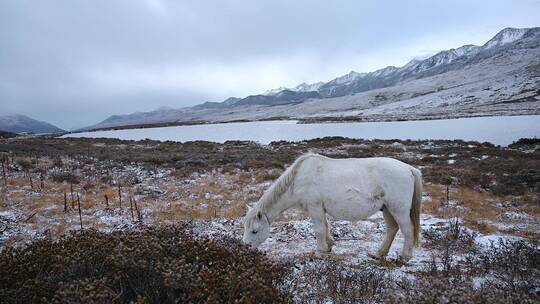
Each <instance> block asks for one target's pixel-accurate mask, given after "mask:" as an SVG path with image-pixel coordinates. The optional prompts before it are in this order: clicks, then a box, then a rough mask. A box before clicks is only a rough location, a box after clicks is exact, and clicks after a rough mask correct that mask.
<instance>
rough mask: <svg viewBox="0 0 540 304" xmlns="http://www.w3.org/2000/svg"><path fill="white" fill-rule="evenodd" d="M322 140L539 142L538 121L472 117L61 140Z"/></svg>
mask: <svg viewBox="0 0 540 304" xmlns="http://www.w3.org/2000/svg"><path fill="white" fill-rule="evenodd" d="M325 136H343V137H350V138H364V139H413V140H414V139H463V140H474V141H480V142H484V141H488V142H491V143H494V144H496V145H508V144H510V143H512V142H513V141H515V140H517V139H519V138H523V137H540V115H527V116H496V117H473V118H459V119H441V120H414V121H395V122H358V123H319V124H297V123H296V121H291V120H288V121H260V122H239V123H226V124H207V125H194V126H176V127H163V128H149V129H129V130H111V131H96V132H83V133H74V134H67V135H64V137H90V138H100V137H104V138H118V139H128V140H142V139H146V138H148V139H154V140H161V141H165V140H172V141H180V142H186V141H193V140H206V141H213V142H219V143H223V142H225V141H227V140H252V141H256V142H259V143H261V144H268V143H270V142H272V141H278V140H287V141H301V140H305V139H313V138H318V137H325Z"/></svg>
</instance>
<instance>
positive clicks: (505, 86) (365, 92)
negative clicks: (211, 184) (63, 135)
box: [94, 27, 540, 127]
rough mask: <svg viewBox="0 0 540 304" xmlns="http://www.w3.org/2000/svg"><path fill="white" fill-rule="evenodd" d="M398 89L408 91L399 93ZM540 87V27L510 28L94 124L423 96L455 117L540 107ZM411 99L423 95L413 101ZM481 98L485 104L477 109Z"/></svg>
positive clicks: (330, 107)
mask: <svg viewBox="0 0 540 304" xmlns="http://www.w3.org/2000/svg"><path fill="white" fill-rule="evenodd" d="M396 88H399V90H401V92H395V89H396ZM539 88H540V27H537V28H528V29H517V28H506V29H503V30H502V31H500V32H499V33H497V34H496V35H495V36H494V37H493V38H492V39H490V40H489V41H487V42H486V43H485V44H484V45H482V46H476V45H464V46H461V47H457V48H455V49H450V50H445V51H441V52H439V53H437V54H435V55H433V56H431V57H429V58H426V59H423V60H419V59H413V60H411V61H410V62H409V63H407V64H406V65H404V66H402V67H394V66H388V67H385V68H382V69H379V70H376V71H373V72H370V73H357V72H354V71H351V72H350V73H348V74H346V75H343V76H341V77H337V78H335V79H333V80H331V81H329V82H326V83H323V82H318V83H314V84H306V83H302V84H300V85H298V86H296V87H295V88H284V87H281V88H277V89H273V90H269V91H266V92H265V93H263V94H260V95H251V96H248V97H245V98H234V97H233V98H229V99H227V100H226V101H224V102H221V103H219V102H207V103H204V104H201V105H198V106H195V107H191V108H183V109H177V110H167V111H153V112H148V113H135V114H130V115H121V116H113V117H110V118H108V119H107V120H105V121H103V122H101V123H99V124H98V125H96V126H94V127H111V126H117V125H129V124H141V123H155V122H170V121H189V120H204V121H230V120H244V119H248V120H257V119H270V118H273V117H278V118H300V119H302V118H306V117H307V118H309V117H334V116H336V117H342V116H353V117H356V118H358V119H360V118H363V119H372V118H373V117H372V116H373V115H382V112H381V111H383V110H382V109H381V111H379V112H377V111H378V110H377V111H375V110H376V109H377V108H378V107H380V106H383V105H384V107H383V108H384V111H386V114H388V115H390V116H392V115H394V114H395V115H398V114H399V113H398V112H407V111H408V110H407V109H409V107H408V105H410V104H414V105H415V106H414V107H412V108H414V109H415V111H421V110H422V109H423V107H422V105H420V104H417V103H415V102H418V101H422V102H425V104H424V105H423V106H426V107H427V108H430V109H431V110H430V112H429V113H431V115H433V117H437V115H438V114H441V115H442V112H445V111H447V112H445V113H446V114H444V115H447V116H451V115H450V114H452V113H453V115H454V116H456V115H457V116H459V115H469V116H470V115H477V114H478V115H479V114H481V113H480V112H482V113H483V114H482V115H484V114H486V113H487V114H486V115H490V114H489V113H492V114H493V115H498V114H496V113H503V112H504V109H505V108H506V109H507V110H508V111H509V113H510V114H512V113H517V114H527V113H529V114H530V113H539V114H540V106H539V104H540V103H539V102H538V101H537V100H538V99H540V96H539V95H540V90H539ZM373 94H375V95H373ZM406 100H408V101H411V100H414V101H415V102H412V101H411V102H412V103H410V104H408V103H406V102H405V101H406ZM477 105H482V108H481V109H476V108H475V106H477ZM445 107H448V108H447V109H446V108H445ZM490 107H491V108H490ZM443 108H444V109H443ZM488 108H490V109H488ZM360 109H361V110H360ZM493 109H497V112H496V113H495V112H493V111H491V110H493ZM411 111H412V110H411ZM475 111H477V112H478V111H480V112H478V113H475ZM512 111H513V112H512ZM439 112H440V113H439ZM392 113H394V114H392ZM369 115H371V116H369ZM408 115H409V116H408V117H413V116H414V115H413V113H408ZM422 115H427V113H423V114H422ZM368 116H369V117H368Z"/></svg>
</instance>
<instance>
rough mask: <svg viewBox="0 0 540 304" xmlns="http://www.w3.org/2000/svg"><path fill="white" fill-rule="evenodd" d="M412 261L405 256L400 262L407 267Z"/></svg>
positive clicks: (401, 257)
mask: <svg viewBox="0 0 540 304" xmlns="http://www.w3.org/2000/svg"><path fill="white" fill-rule="evenodd" d="M410 260H411V257H404V256H400V257H399V262H400V263H401V264H403V265H407V263H409V261H410Z"/></svg>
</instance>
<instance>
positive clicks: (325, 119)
mask: <svg viewBox="0 0 540 304" xmlns="http://www.w3.org/2000/svg"><path fill="white" fill-rule="evenodd" d="M526 115H540V109H537V110H534V111H525V112H520V113H516V112H513V113H512V112H510V113H504V112H503V113H497V114H493V113H474V114H472V113H460V114H454V115H451V114H434V115H418V114H416V115H414V114H412V115H407V114H405V115H392V114H389V115H370V116H364V117H358V116H318V117H308V118H296V117H269V118H265V119H257V120H250V119H237V120H227V121H205V120H192V121H177V122H162V123H149V124H135V125H125V126H115V127H103V128H95V129H88V130H77V131H72V132H66V133H62V134H60V135H65V134H76V133H83V132H98V131H117V130H132V129H151V128H164V127H178V126H195V125H213V124H228V123H240V122H262V121H296V123H297V124H321V123H359V122H397V121H422V120H444V119H460V118H474V117H500V116H526Z"/></svg>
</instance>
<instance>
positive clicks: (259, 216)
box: [257, 211, 262, 220]
mask: <svg viewBox="0 0 540 304" xmlns="http://www.w3.org/2000/svg"><path fill="white" fill-rule="evenodd" d="M261 217H262V214H261V212H260V211H259V212H257V218H258V219H259V220H260V219H261Z"/></svg>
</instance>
